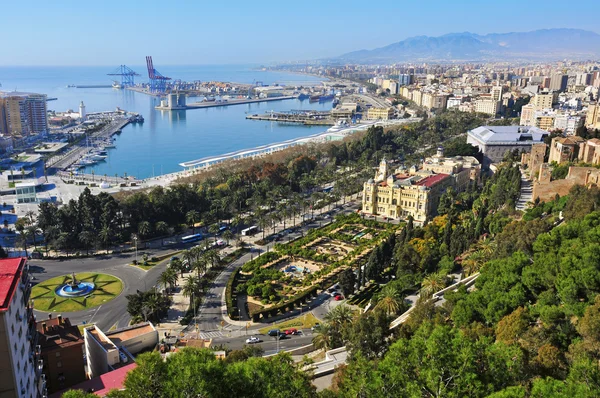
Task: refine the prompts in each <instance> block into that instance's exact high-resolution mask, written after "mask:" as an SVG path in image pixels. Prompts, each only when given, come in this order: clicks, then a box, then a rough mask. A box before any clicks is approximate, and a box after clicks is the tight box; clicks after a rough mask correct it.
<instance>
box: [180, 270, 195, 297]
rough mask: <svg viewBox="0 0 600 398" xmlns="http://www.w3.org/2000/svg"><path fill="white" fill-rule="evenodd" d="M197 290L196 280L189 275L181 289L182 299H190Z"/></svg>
mask: <svg viewBox="0 0 600 398" xmlns="http://www.w3.org/2000/svg"><path fill="white" fill-rule="evenodd" d="M197 290H198V278H197V277H196V276H194V275H190V276H188V277H187V278H185V283H184V284H183V287H182V288H181V293H182V294H183V297H191V296H192V294H194V293H195V292H196V291H197Z"/></svg>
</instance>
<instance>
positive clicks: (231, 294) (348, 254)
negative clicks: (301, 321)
mask: <svg viewBox="0 0 600 398" xmlns="http://www.w3.org/2000/svg"><path fill="white" fill-rule="evenodd" d="M398 228H399V226H398V225H392V224H384V223H379V222H377V221H374V220H365V219H363V218H361V217H360V216H359V215H357V214H350V215H340V216H338V217H337V218H336V221H335V222H333V223H331V224H330V225H328V226H326V227H322V228H318V229H314V230H312V231H310V232H309V233H308V234H307V235H306V236H303V237H301V238H298V239H296V240H294V241H292V242H289V243H285V244H278V245H275V248H274V251H272V252H269V253H265V254H263V255H261V256H259V257H257V258H255V259H253V260H252V261H249V262H247V263H246V264H244V265H243V266H242V268H241V269H239V270H237V271H236V272H235V273H234V274H233V275H232V277H231V278H230V280H229V283H228V285H227V292H226V297H227V309H228V312H229V314H230V316H234V315H235V314H237V313H238V311H237V308H236V307H235V305H236V303H237V299H236V295H239V294H246V295H247V302H248V311H249V315H250V316H251V317H252V319H253V321H255V322H256V321H260V320H263V319H267V318H269V317H273V316H276V315H278V314H284V313H286V312H288V311H291V310H293V309H294V308H296V307H298V306H300V305H302V304H303V303H305V302H306V301H307V300H309V299H310V298H312V297H316V295H317V294H318V291H319V290H322V289H325V288H327V287H329V286H330V285H332V284H334V283H336V282H337V278H338V275H339V273H340V272H342V271H343V270H345V269H356V268H357V267H358V264H361V263H364V262H365V261H366V258H367V257H368V256H369V255H370V253H371V252H372V250H373V249H374V248H375V247H377V246H378V245H379V244H381V243H382V242H384V241H385V240H387V239H388V238H389V236H390V235H391V234H393V233H395V231H396V230H397V229H398Z"/></svg>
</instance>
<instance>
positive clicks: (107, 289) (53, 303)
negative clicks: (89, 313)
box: [31, 272, 123, 312]
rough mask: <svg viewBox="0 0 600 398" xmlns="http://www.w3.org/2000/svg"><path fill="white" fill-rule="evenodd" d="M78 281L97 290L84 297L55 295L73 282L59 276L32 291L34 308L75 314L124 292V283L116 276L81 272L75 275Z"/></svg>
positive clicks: (42, 283)
mask: <svg viewBox="0 0 600 398" xmlns="http://www.w3.org/2000/svg"><path fill="white" fill-rule="evenodd" d="M75 277H76V278H77V280H78V281H82V282H93V283H94V284H95V290H94V291H93V292H92V293H90V294H89V295H87V296H83V297H73V298H68V297H61V296H59V295H57V294H56V293H55V291H56V289H57V288H58V287H59V286H61V285H62V284H64V283H67V282H70V281H71V276H70V275H63V276H57V277H56V278H52V279H48V280H47V281H44V282H40V283H38V284H37V285H35V286H34V287H33V288H32V289H31V298H32V299H33V300H34V308H35V309H36V310H38V311H53V312H74V311H81V310H85V309H88V308H92V307H96V306H98V305H101V304H104V303H106V302H108V301H110V300H112V299H114V298H115V297H117V296H118V295H119V294H121V292H122V291H123V282H122V281H121V280H120V279H119V278H117V277H116V276H112V275H108V274H97V273H93V272H81V273H78V274H76V275H75Z"/></svg>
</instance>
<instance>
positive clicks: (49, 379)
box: [36, 314, 86, 393]
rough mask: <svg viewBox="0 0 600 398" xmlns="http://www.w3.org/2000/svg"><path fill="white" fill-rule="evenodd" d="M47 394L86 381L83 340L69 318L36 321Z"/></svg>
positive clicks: (50, 316)
mask: <svg viewBox="0 0 600 398" xmlns="http://www.w3.org/2000/svg"><path fill="white" fill-rule="evenodd" d="M36 329H37V333H38V336H39V345H40V347H41V357H42V360H43V361H44V367H43V371H44V374H45V375H46V383H47V389H48V393H54V392H57V391H60V390H62V389H65V388H68V387H71V386H73V385H75V384H78V383H81V382H83V381H85V380H86V375H85V362H84V360H83V354H84V350H83V343H84V341H83V337H82V336H81V332H80V331H79V328H78V327H77V326H75V325H71V321H70V320H69V318H63V317H62V315H58V316H57V317H56V318H53V317H52V314H49V315H48V319H45V320H43V321H41V322H37V325H36Z"/></svg>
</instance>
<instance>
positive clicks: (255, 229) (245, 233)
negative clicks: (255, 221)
mask: <svg viewBox="0 0 600 398" xmlns="http://www.w3.org/2000/svg"><path fill="white" fill-rule="evenodd" d="M257 232H258V227H257V226H256V225H253V226H251V227H248V228H246V229H242V236H249V235H254V234H255V233H257Z"/></svg>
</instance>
